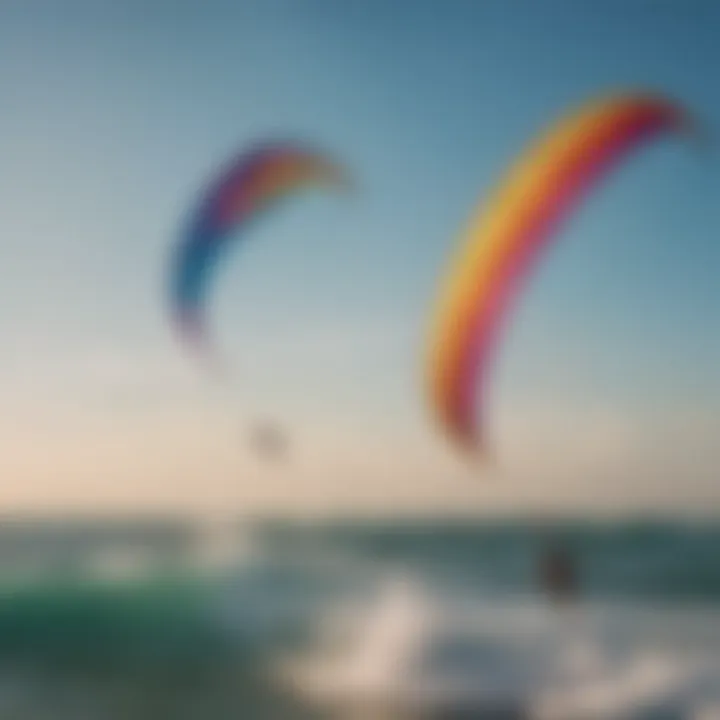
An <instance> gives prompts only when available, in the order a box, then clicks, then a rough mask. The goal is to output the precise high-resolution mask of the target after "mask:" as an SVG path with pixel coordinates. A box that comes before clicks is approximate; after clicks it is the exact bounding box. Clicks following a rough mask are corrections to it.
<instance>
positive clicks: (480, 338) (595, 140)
mask: <svg viewBox="0 0 720 720" xmlns="http://www.w3.org/2000/svg"><path fill="white" fill-rule="evenodd" d="M689 126H690V119H689V117H688V115H687V114H686V113H685V112H684V111H683V110H682V109H681V108H680V107H678V105H676V104H675V103H673V102H671V101H669V100H667V99H665V98H663V97H659V96H655V95H649V94H635V93H628V94H622V95H614V96H611V97H606V98H603V99H600V100H595V101H593V102H591V103H589V104H587V105H585V106H583V107H581V108H580V109H579V110H577V111H576V112H573V113H572V114H570V115H568V116H566V117H564V118H562V119H561V120H560V122H558V123H557V124H556V125H554V126H553V127H551V128H550V129H549V131H548V132H547V133H546V134H545V135H543V136H542V137H541V138H540V139H539V140H538V141H537V142H536V143H535V144H534V145H533V146H532V147H531V148H529V150H528V151H527V152H526V153H524V154H523V155H522V156H521V157H520V159H519V161H518V162H517V163H516V164H515V166H514V167H512V168H511V170H510V172H509V174H508V175H507V177H506V178H505V180H504V182H503V183H501V185H500V186H499V188H498V189H497V190H496V192H495V193H494V194H493V195H492V196H491V197H490V198H489V200H488V201H487V202H486V203H485V204H484V206H483V207H482V208H481V209H480V211H479V212H478V213H477V215H476V217H475V218H474V219H473V220H472V222H471V224H470V227H469V229H468V230H467V232H466V233H465V235H464V236H463V241H462V247H461V248H460V251H459V253H458V254H457V256H456V257H455V258H454V259H453V260H452V263H451V266H450V268H449V272H448V274H447V276H446V278H445V281H444V284H443V285H442V288H441V293H440V298H439V301H438V303H437V308H436V310H437V311H436V314H435V319H434V324H433V328H432V335H431V342H430V353H429V362H428V367H427V369H428V381H429V390H430V402H431V406H432V410H433V412H434V414H435V415H436V416H437V418H438V419H439V421H440V425H441V427H442V428H443V429H444V431H445V432H446V433H447V434H448V435H449V436H450V438H451V439H452V440H453V441H454V442H455V443H456V444H457V445H458V446H459V447H461V448H463V449H465V450H468V451H470V452H472V453H473V454H480V455H482V454H483V453H484V452H486V451H487V447H486V442H485V438H484V433H483V431H484V427H483V423H482V421H481V420H480V419H478V418H477V417H476V411H475V404H476V402H477V403H478V405H479V406H480V407H482V402H483V399H484V398H483V397H482V395H483V393H484V390H485V387H486V383H487V380H488V376H489V369H490V361H491V357H492V355H493V352H494V350H495V348H496V345H497V343H498V338H499V333H500V330H501V327H502V325H503V322H504V321H505V320H506V319H507V317H508V314H509V311H510V306H511V303H512V302H513V301H514V300H515V298H516V296H517V294H518V292H519V289H520V285H521V282H522V280H523V278H524V277H526V276H527V275H528V273H529V272H530V271H531V270H532V268H533V266H534V264H535V262H536V261H537V260H538V258H539V255H540V252H541V250H543V249H544V248H545V247H546V246H547V245H548V243H549V242H550V240H551V238H553V237H556V234H555V232H556V230H557V229H558V226H559V224H560V223H561V222H562V221H563V220H564V219H565V218H566V217H567V216H568V215H569V213H570V212H571V211H572V210H573V208H574V207H575V206H576V205H577V204H578V202H579V201H580V200H581V199H582V197H583V196H584V194H585V193H586V192H587V191H588V190H589V189H590V188H591V187H592V186H593V184H594V183H596V182H597V181H598V180H599V179H601V178H602V177H604V175H605V174H606V173H607V172H608V171H609V169H610V168H611V167H612V166H613V164H614V163H615V162H617V161H618V160H619V159H621V158H622V157H624V156H625V155H626V154H628V153H629V152H630V151H631V150H633V149H636V148H637V147H639V146H640V145H641V143H642V141H646V140H649V139H651V138H654V137H656V136H658V135H660V134H661V133H663V132H666V131H676V130H681V129H687V128H688V127H689ZM478 395H479V396H480V397H479V398H478V397H477V396H478ZM481 412H482V411H481Z"/></svg>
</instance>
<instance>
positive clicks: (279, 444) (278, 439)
mask: <svg viewBox="0 0 720 720" xmlns="http://www.w3.org/2000/svg"><path fill="white" fill-rule="evenodd" d="M250 442H251V445H252V447H253V449H254V451H255V452H256V453H257V454H258V455H260V456H262V457H263V458H265V459H269V460H281V459H283V458H285V457H286V456H287V453H288V444H289V443H288V439H287V436H286V435H285V433H284V432H283V431H282V430H281V429H280V428H279V427H278V426H277V425H274V424H272V423H268V422H265V423H259V424H258V425H256V426H255V427H254V428H253V430H252V434H251V437H250Z"/></svg>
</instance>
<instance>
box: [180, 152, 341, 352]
mask: <svg viewBox="0 0 720 720" xmlns="http://www.w3.org/2000/svg"><path fill="white" fill-rule="evenodd" d="M346 182H347V181H346V177H345V175H344V172H343V171H342V170H341V168H340V167H339V166H337V165H335V164H334V163H333V162H331V161H330V160H329V159H328V158H327V157H325V156H324V155H322V154H320V153H319V152H317V151H314V150H310V149H308V148H303V147H299V146H297V145H292V144H290V143H276V144H265V145H262V146H260V147H257V148H255V149H253V150H251V151H250V152H247V153H244V154H242V155H241V156H240V157H239V158H236V159H235V160H234V161H233V162H232V163H231V164H230V165H229V167H228V168H227V169H226V170H225V171H224V172H223V173H222V174H221V175H220V177H219V179H218V180H217V181H216V182H215V183H213V184H212V185H211V186H210V188H209V190H208V191H207V192H206V193H205V195H204V197H203V198H202V200H201V202H200V205H199V207H198V209H197V211H196V213H195V214H194V216H193V217H192V218H191V222H190V225H189V228H188V230H187V231H186V233H185V234H184V236H183V237H182V239H181V242H180V244H179V246H178V248H177V250H176V253H175V255H174V258H173V267H172V270H171V306H172V315H173V319H174V321H175V323H176V325H177V326H178V328H179V330H180V332H181V334H182V335H183V336H184V337H185V338H186V339H187V340H190V341H193V342H194V343H204V342H205V341H206V340H207V332H206V328H205V322H204V315H203V311H204V303H205V299H206V296H207V293H208V286H209V283H210V281H211V279H212V273H213V270H214V268H215V266H216V265H217V263H218V261H219V260H220V259H221V257H222V254H223V252H224V251H225V250H226V248H227V246H228V245H229V244H231V241H232V240H233V239H234V238H235V237H236V235H237V232H236V231H238V230H240V229H241V228H243V227H245V226H246V225H247V223H248V222H250V221H251V220H254V219H255V218H257V217H258V216H259V215H260V214H261V213H263V212H267V211H268V210H269V209H270V208H272V207H274V206H275V205H276V204H277V203H278V202H279V201H280V200H282V199H283V198H285V197H287V196H289V195H291V194H292V193H295V192H298V191H299V190H300V189H302V188H304V187H308V186H326V187H334V186H343V185H345V184H346Z"/></svg>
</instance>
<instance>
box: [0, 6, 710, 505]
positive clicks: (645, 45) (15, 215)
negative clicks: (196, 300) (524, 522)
mask: <svg viewBox="0 0 720 720" xmlns="http://www.w3.org/2000/svg"><path fill="white" fill-rule="evenodd" d="M718 28H720V6H719V5H718V4H717V3H713V2H711V0H707V1H701V0H688V1H685V0H677V1H676V2H669V1H667V0H664V1H660V0H657V1H656V2H651V1H650V0H622V1H621V0H608V1H607V2H603V3H592V2H574V1H571V0H547V2H544V3H542V4H540V3H536V2H531V0H483V1H482V2H477V1H475V0H466V1H462V0H417V1H416V2H413V3H410V2H405V1H404V0H393V1H389V0H363V1H361V0H348V1H347V2H343V3H338V2H333V0H252V1H249V0H246V1H245V2H231V1H230V0H228V1H227V2H221V1H220V0H196V1H190V0H177V1H171V0H154V1H152V2H144V1H141V0H127V1H126V2H115V0H62V1H61V2H53V1H52V0H6V1H5V2H3V3H2V5H1V6H0V92H1V93H2V106H3V111H2V113H3V114H2V119H1V120H0V124H1V127H2V132H1V133H0V157H1V158H2V170H0V232H1V237H2V240H1V241H0V242H1V243H2V245H1V247H2V263H0V328H1V332H2V345H1V347H2V362H0V397H2V399H3V402H2V405H1V406H0V438H1V443H2V447H3V451H2V453H0V476H1V477H2V478H3V481H4V482H3V485H4V491H3V493H2V495H1V497H2V508H4V509H5V510H7V511H16V510H17V511H20V510H30V511H33V512H37V511H43V510H53V509H58V508H63V509H68V508H72V509H75V508H79V509H90V510H92V509H99V508H103V509H107V508H133V509H147V508H158V509H167V508H176V507H177V508H181V509H187V508H189V509H213V508H233V509H237V510H240V511H248V512H252V511H253V510H257V511H258V512H260V511H264V510H269V511H273V512H283V511H305V510H320V511H332V510H333V509H338V510H342V511H347V510H348V509H350V510H358V511H363V510H368V511H369V510H373V509H379V508H383V507H389V508H390V509H396V510H398V511H408V512H412V511H420V512H429V511H433V510H440V511H451V510H453V509H460V510H463V511H468V510H469V509H472V508H474V509H477V512H479V513H482V512H486V511H503V512H523V511H526V510H553V511H567V512H572V511H575V510H578V511H583V512H593V511H598V512H600V511H602V512H606V511H608V512H612V511H636V510H643V509H646V510H652V509H660V508H662V509H671V510H673V511H702V512H710V511H712V510H713V508H716V507H717V508H720V482H719V481H718V480H720V478H719V477H718V471H720V448H719V447H718V443H717V437H718V430H720V382H719V381H720V375H719V372H718V368H719V367H720V334H719V333H718V332H717V325H718V323H717V318H718V313H719V312H720V311H719V308H720V283H718V282H717V268H718V267H719V266H720V243H718V242H717V238H716V234H717V228H718V227H720V202H719V200H720V182H719V180H720V166H718V165H717V160H718V158H717V156H715V157H713V156H712V155H711V154H704V153H702V152H697V151H696V150H695V149H694V148H691V147H689V146H688V145H687V144H684V143H683V142H682V141H679V140H677V139H670V140H665V141H663V142H661V143H658V144H657V145H655V146H653V147H648V148H645V149H643V151H642V152H641V153H640V154H639V155H638V156H636V157H633V158H632V159H631V160H630V161H629V162H627V163H624V164H623V166H622V167H621V168H618V171H617V172H616V173H615V174H614V175H613V177H612V178H611V180H610V181H609V182H608V183H607V184H606V185H604V186H603V187H602V188H599V189H598V191H597V192H594V193H593V195H592V197H591V198H590V199H589V202H587V203H586V204H585V205H583V207H582V208H580V210H579V212H578V213H577V214H576V216H575V217H574V218H573V221H572V222H571V223H570V224H569V225H568V226H567V227H566V228H565V230H564V231H563V233H562V238H561V239H560V241H559V242H558V244H557V245H556V246H555V247H554V249H553V252H552V253H551V255H550V257H548V258H547V260H546V262H544V263H542V265H541V267H540V269H539V272H538V273H537V276H536V277H535V278H534V279H533V282H532V284H531V286H530V287H529V288H528V291H527V292H526V293H525V294H524V297H523V301H522V303H521V304H520V307H519V311H518V313H517V314H516V316H515V317H514V319H513V323H512V326H511V328H510V331H509V332H508V334H507V336H506V339H505V342H504V343H503V346H502V351H501V355H500V361H499V362H498V364H497V371H496V373H495V381H494V384H493V388H494V390H493V396H492V398H491V404H490V407H489V408H488V417H489V420H490V432H491V435H492V438H493V440H494V442H495V446H496V448H497V450H496V455H497V462H498V465H499V467H498V468H497V469H493V470H480V469H477V468H468V467H466V466H465V465H463V463H462V462H461V460H460V459H459V458H457V457H456V456H455V455H454V454H453V453H452V451H451V450H450V449H449V448H448V447H447V446H446V444H445V442H444V440H443V438H441V437H440V436H439V435H438V434H437V433H436V432H435V428H434V427H433V425H432V423H431V421H430V419H429V418H428V415H427V413H426V410H425V406H424V398H423V396H422V384H421V381H422V355H421V353H422V343H423V340H424V333H425V331H426V314H427V311H428V308H429V306H430V304H431V302H432V299H433V295H434V292H435V287H436V281H437V277H438V274H439V272H440V271H441V269H442V268H443V264H444V262H445V260H446V257H447V255H448V253H449V252H450V251H451V250H452V248H453V246H454V242H455V240H456V238H457V233H458V231H459V230H460V229H461V228H462V226H463V225H464V223H465V220H466V218H467V216H468V214H469V213H470V211H471V210H472V207H473V205H474V203H475V202H476V201H477V199H478V198H479V197H480V196H481V195H482V193H483V192H485V191H487V190H488V189H489V188H490V187H491V186H492V185H493V183H494V182H495V181H496V180H497V179H498V177H499V176H500V175H501V173H502V171H503V169H504V167H505V166H506V164H507V163H508V162H510V161H512V159H513V158H514V157H515V155H516V154H517V153H518V152H520V150H521V149H522V148H523V146H524V144H525V143H526V142H527V141H529V140H530V139H531V138H532V136H533V134H534V133H536V132H538V131H539V130H540V129H542V127H543V126H544V125H545V124H546V123H548V122H549V121H551V120H553V119H554V118H555V117H557V116H558V115H559V114H560V113H562V112H563V111H564V110H566V109H567V108H569V107H570V106H572V105H573V104H574V103H578V102H582V101H584V100H585V99H587V98H588V97H589V96H591V95H593V94H595V93H597V92H602V91H605V90H607V89H608V88H613V87H617V86H620V87H627V86H630V87H634V86H637V87H650V88H652V89H657V90H661V91H663V92H665V93H667V94H669V95H670V96H672V97H675V98H677V99H678V100H679V101H681V102H683V103H685V104H686V105H687V106H688V107H690V108H691V109H692V110H693V111H694V112H695V113H696V114H697V115H698V116H699V117H700V118H701V120H703V121H704V122H705V123H706V125H707V127H708V128H709V130H710V131H711V132H715V131H716V130H717V129H718V128H720V89H719V88H718V85H717V82H716V80H715V78H714V76H713V74H714V71H715V69H716V68H718V67H720V31H719V30H718ZM277 136H280V137H283V138H287V137H299V138H303V139H305V138H310V139H311V140H313V141H314V142H316V143H317V144H319V145H321V146H322V147H326V148H327V149H328V151H330V152H332V153H334V154H335V155H336V156H337V157H338V158H340V159H341V160H342V161H343V162H344V163H345V164H346V165H347V167H348V168H349V169H350V171H351V172H352V173H353V174H354V176H355V177H356V178H357V183H358V188H359V190H358V193H357V194H356V196H355V197H353V198H350V199H346V198H337V197H332V196H323V195H321V194H316V195H308V196H304V197H303V198H302V199H299V200H298V202H294V203H292V204H291V205H290V206H288V207H287V208H286V209H284V210H283V211H281V212H278V213H277V214H275V215H273V216H272V217H268V218H265V219H264V220H263V222H262V223H261V224H258V226H257V227H255V228H253V230H252V235H253V237H252V241H250V238H248V242H247V243H246V244H243V245H242V247H238V248H237V252H236V253H235V254H234V255H233V256H232V260H231V261H229V262H228V263H227V264H226V266H225V267H224V268H223V269H222V272H221V273H220V274H219V277H218V279H217V280H218V281H217V283H216V284H215V286H214V288H213V297H212V303H211V305H212V316H213V323H214V328H215V331H216V333H217V336H218V338H219V342H220V344H221V345H222V346H223V349H224V351H225V353H226V354H227V356H228V357H230V358H231V359H232V361H233V363H234V367H235V380H234V382H233V383H232V385H230V386H218V385H215V384H213V383H212V382H211V381H209V379H208V377H207V376H206V375H204V374H203V373H202V372H201V370H200V368H199V367H198V366H197V365H196V364H194V363H193V362H192V360H191V358H189V357H188V356H187V355H186V354H184V353H183V350H182V348H180V347H179V346H178V344H177V343H176V342H175V338H173V337H172V335H171V332H170V328H169V324H168V322H167V318H166V313H165V311H166V300H165V296H164V292H165V285H164V283H165V269H166V268H165V266H166V261H167V257H168V253H169V251H170V248H171V246H172V243H173V242H174V240H175V239H176V236H177V233H178V231H179V228H180V227H181V224H182V222H183V220H184V218H185V217H186V215H187V213H188V212H189V211H190V210H191V208H192V205H193V202H194V201H195V199H196V193H197V192H198V191H199V190H200V188H201V187H202V184H203V183H204V182H205V181H206V179H207V178H208V177H209V176H210V175H211V174H212V173H213V171H214V170H215V169H216V168H217V166H218V164H219V163H222V162H224V161H225V160H226V159H227V158H228V156H230V155H232V154H233V153H234V152H235V151H236V150H237V149H238V148H242V147H244V146H246V145H249V144H251V143H252V142H254V141H256V140H258V139H264V138H268V137H271V138H272V137H277ZM258 415H260V416H263V415H267V416H268V417H271V418H276V419H277V420H278V421H279V422H280V423H281V424H283V425H284V426H286V427H287V428H288V432H289V435H290V437H291V439H292V446H293V452H292V459H291V461H290V462H288V463H285V464H279V465H276V466H272V465H264V464H262V463H258V461H257V459H256V458H254V457H253V455H252V453H251V452H249V449H248V446H247V440H246V431H245V427H246V425H245V420H246V419H247V418H248V417H256V416H258Z"/></svg>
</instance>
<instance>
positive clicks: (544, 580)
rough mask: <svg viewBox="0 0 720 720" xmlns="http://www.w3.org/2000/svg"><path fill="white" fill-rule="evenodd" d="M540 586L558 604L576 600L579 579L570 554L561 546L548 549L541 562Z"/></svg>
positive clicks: (552, 546) (555, 545)
mask: <svg viewBox="0 0 720 720" xmlns="http://www.w3.org/2000/svg"><path fill="white" fill-rule="evenodd" d="M539 580H540V585H541V587H542V589H543V590H544V591H545V592H546V593H547V594H548V595H549V597H550V598H551V599H552V600H553V601H554V602H557V603H567V602H571V601H573V600H575V599H576V598H577V595H578V578H577V572H576V568H575V563H574V562H573V558H572V556H571V555H570V553H569V552H568V551H567V550H566V549H565V548H563V547H562V546H560V545H557V544H554V545H551V546H550V547H548V548H546V549H545V551H544V554H543V556H542V558H541V561H540V578H539Z"/></svg>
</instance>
